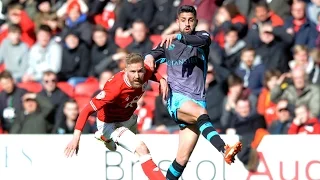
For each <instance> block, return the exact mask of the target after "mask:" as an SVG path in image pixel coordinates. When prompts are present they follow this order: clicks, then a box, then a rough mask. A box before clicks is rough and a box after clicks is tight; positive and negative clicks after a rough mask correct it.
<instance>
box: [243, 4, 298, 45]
mask: <svg viewBox="0 0 320 180" xmlns="http://www.w3.org/2000/svg"><path fill="white" fill-rule="evenodd" d="M265 24H268V31H270V32H273V30H275V29H279V27H281V26H282V25H283V24H284V22H283V20H282V19H281V18H280V17H279V16H278V15H276V14H275V13H273V12H272V11H270V9H269V7H268V4H267V3H266V2H265V1H264V0H262V1H259V2H258V4H257V6H256V7H255V18H253V19H252V20H251V24H250V27H249V31H248V34H247V37H246V39H247V42H248V44H249V45H250V46H253V47H254V48H256V47H258V46H259V44H261V41H262V42H264V41H263V40H262V38H261V33H262V32H264V31H265V29H262V28H265V27H264V25H265ZM269 26H271V27H269ZM283 34H286V32H285V30H283V32H282V34H279V38H280V40H284V41H286V40H287V39H288V38H289V37H290V38H291V39H292V37H291V36H289V35H287V36H288V37H282V36H283ZM259 35H260V36H259ZM277 37H278V36H277ZM291 39H290V42H289V45H291V42H292V40H291ZM270 42H271V41H270ZM264 43H265V42H264Z"/></svg>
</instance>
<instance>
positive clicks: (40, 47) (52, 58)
mask: <svg viewBox="0 0 320 180" xmlns="http://www.w3.org/2000/svg"><path fill="white" fill-rule="evenodd" d="M61 56H62V48H61V46H60V45H59V44H57V43H56V42H55V41H54V40H53V39H52V38H51V29H50V27H49V26H47V25H41V26H40V28H39V30H38V32H37V42H36V44H35V45H33V46H32V47H31V49H30V52H29V57H28V63H29V67H28V70H27V73H26V74H25V75H24V77H23V78H22V81H23V82H26V81H39V82H40V81H41V80H42V76H43V72H44V71H48V70H51V71H53V72H55V73H57V72H59V71H60V69H61Z"/></svg>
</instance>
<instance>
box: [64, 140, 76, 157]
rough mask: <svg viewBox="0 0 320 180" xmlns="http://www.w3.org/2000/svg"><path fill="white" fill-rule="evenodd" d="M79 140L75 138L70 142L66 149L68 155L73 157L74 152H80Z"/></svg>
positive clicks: (65, 152)
mask: <svg viewBox="0 0 320 180" xmlns="http://www.w3.org/2000/svg"><path fill="white" fill-rule="evenodd" d="M79 140H80V139H78V138H73V139H72V140H71V141H70V142H69V144H68V145H67V147H66V149H65V150H64V154H65V155H66V157H67V158H68V157H72V156H73V154H76V155H77V154H78V151H79Z"/></svg>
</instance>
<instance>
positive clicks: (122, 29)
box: [0, 0, 320, 162]
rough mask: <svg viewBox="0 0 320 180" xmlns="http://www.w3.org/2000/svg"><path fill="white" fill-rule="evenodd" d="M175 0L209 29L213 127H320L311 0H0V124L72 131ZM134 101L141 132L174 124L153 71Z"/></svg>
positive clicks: (167, 23) (318, 40)
mask: <svg viewBox="0 0 320 180" xmlns="http://www.w3.org/2000/svg"><path fill="white" fill-rule="evenodd" d="M184 4H188V5H194V6H195V7H196V8H197V12H198V20H199V21H198V26H197V30H206V31H208V32H210V34H211V37H212V43H211V46H210V55H209V67H208V71H207V77H206V78H207V79H206V87H207V109H208V113H209V116H210V117H211V119H212V123H213V124H214V127H215V128H217V129H218V130H219V131H220V133H222V134H224V133H225V134H238V135H241V136H242V137H243V141H245V142H244V144H250V145H249V146H250V149H251V150H252V149H255V148H256V147H257V145H258V144H259V142H260V140H261V138H262V137H263V136H264V135H266V134H298V133H304V134H320V121H319V117H320V89H319V84H320V50H319V47H320V36H319V32H320V0H311V1H308V0H304V1H303V0H241V1H239V0H238V1H236V0H110V1H107V0H101V1H95V0H2V1H0V11H1V14H0V43H1V46H0V63H1V74H0V85H1V90H2V91H1V93H0V118H1V121H0V122H1V124H0V133H9V134H43V133H53V134H68V133H72V132H73V128H74V125H75V121H76V119H77V116H78V113H79V110H81V108H83V106H84V105H85V104H86V103H88V102H89V100H90V98H91V97H94V96H95V95H97V94H98V92H99V89H102V88H103V85H104V83H105V82H106V81H107V80H108V79H109V78H110V77H112V75H113V74H114V73H116V72H118V71H119V70H122V69H123V68H124V67H125V64H124V59H125V57H126V55H127V54H128V53H130V52H137V53H141V54H143V55H145V54H147V53H148V52H149V51H150V50H151V49H152V48H153V47H155V46H157V44H158V43H159V42H160V41H161V35H165V34H172V33H175V32H177V31H178V30H179V29H178V27H177V25H176V23H175V17H176V9H177V7H178V6H180V5H184ZM157 68H158V69H157V70H158V72H160V73H161V74H162V75H163V76H164V77H165V76H166V65H165V64H162V65H160V66H158V67H157ZM136 113H137V114H138V115H139V120H138V130H139V132H140V133H160V134H167V133H175V132H176V131H177V130H178V126H177V125H176V124H175V122H174V121H173V120H171V118H170V115H169V114H168V112H167V109H166V105H165V102H164V101H163V100H162V98H161V95H159V90H158V84H157V83H150V86H149V88H148V90H147V92H146V93H145V94H144V96H143V97H142V98H141V100H140V101H139V102H138V109H137V110H136ZM94 124H95V117H94V116H92V117H90V121H89V123H88V124H87V125H86V127H85V129H84V132H85V133H93V132H95V125H94ZM246 141H247V142H246ZM246 157H248V156H246ZM242 161H243V162H246V160H243V159H242Z"/></svg>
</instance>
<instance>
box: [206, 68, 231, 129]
mask: <svg viewBox="0 0 320 180" xmlns="http://www.w3.org/2000/svg"><path fill="white" fill-rule="evenodd" d="M222 71H223V72H222ZM228 75H229V71H227V70H225V69H224V68H222V67H219V66H213V65H211V64H208V70H207V76H206V90H207V92H206V99H207V111H208V115H209V116H210V119H211V121H212V124H213V126H214V127H215V129H217V130H219V129H220V130H221V128H222V127H221V123H220V117H221V115H222V110H223V107H222V106H223V99H224V98H225V96H226V94H227V88H226V87H227V83H226V79H227V77H228Z"/></svg>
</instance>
